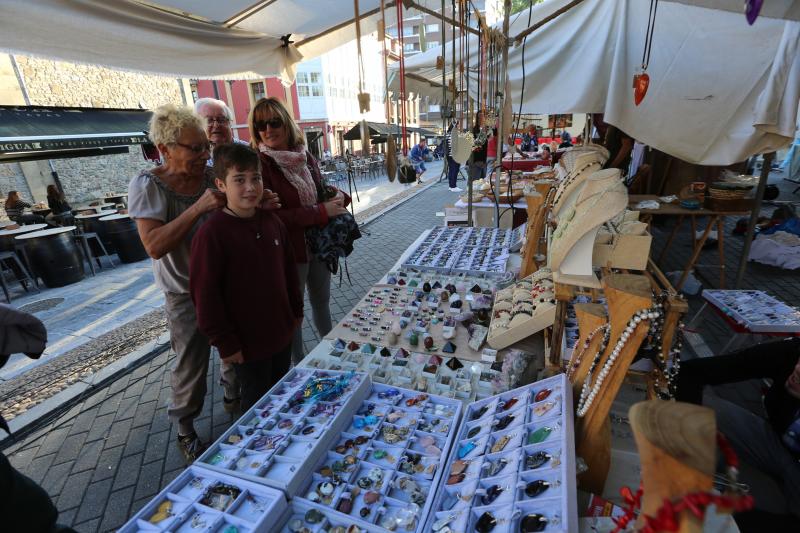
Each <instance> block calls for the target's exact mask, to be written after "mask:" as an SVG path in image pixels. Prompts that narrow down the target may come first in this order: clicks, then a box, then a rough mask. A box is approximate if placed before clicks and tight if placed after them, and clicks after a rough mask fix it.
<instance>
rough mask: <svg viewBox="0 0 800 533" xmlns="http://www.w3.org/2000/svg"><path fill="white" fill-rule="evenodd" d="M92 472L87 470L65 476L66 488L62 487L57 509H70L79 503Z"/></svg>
mask: <svg viewBox="0 0 800 533" xmlns="http://www.w3.org/2000/svg"><path fill="white" fill-rule="evenodd" d="M92 474H93V472H92V471H91V470H87V471H86V472H80V473H78V474H72V475H71V476H69V477H68V478H67V481H66V483H65V486H66V487H67V490H63V489H62V491H61V494H60V495H59V497H58V508H59V509H71V508H73V507H77V506H79V505H80V504H81V502H82V501H83V495H84V491H85V490H86V487H87V486H88V485H89V481H90V480H91V479H92Z"/></svg>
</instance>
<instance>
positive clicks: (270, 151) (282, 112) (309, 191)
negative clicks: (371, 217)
mask: <svg viewBox="0 0 800 533" xmlns="http://www.w3.org/2000/svg"><path fill="white" fill-rule="evenodd" d="M248 122H249V126H250V138H251V139H252V141H251V143H252V146H253V148H255V149H258V150H259V152H260V158H261V175H262V177H263V179H264V186H265V187H269V188H270V189H271V190H273V191H275V192H276V193H278V196H279V197H280V199H281V208H280V209H279V210H278V216H279V217H280V218H281V220H283V223H284V224H285V225H286V229H287V230H288V232H289V242H290V243H291V246H292V252H293V254H294V260H295V262H296V264H297V277H298V280H299V289H300V294H301V295H302V294H305V292H306V288H308V299H309V300H310V302H311V317H312V319H313V322H314V326H315V327H316V328H317V333H318V334H319V336H320V338H321V337H324V336H325V335H327V334H328V333H329V332H330V331H331V329H333V324H332V323H331V312H330V297H331V294H330V293H331V272H330V270H328V267H327V266H326V264H325V263H324V262H323V261H321V260H320V259H319V258H318V257H316V256H315V255H314V254H313V253H312V252H311V251H310V250H309V249H308V244H307V243H306V234H305V231H306V229H307V228H311V227H314V226H317V227H323V226H325V225H326V224H327V223H328V220H329V219H330V218H332V217H336V216H339V215H343V214H345V213H347V209H345V206H346V205H347V204H348V203H349V201H350V199H349V197H347V196H346V195H345V194H344V193H342V192H341V191H338V193H337V194H336V196H335V197H334V198H332V199H329V200H324V201H322V200H321V197H322V196H323V194H322V184H323V181H322V175H321V174H320V171H319V165H318V164H317V161H316V160H315V159H314V156H312V155H311V154H310V153H309V152H308V150H307V149H306V147H305V141H304V137H303V133H302V132H301V131H300V128H299V127H298V126H297V124H296V123H295V121H294V120H293V119H292V117H291V115H290V114H289V111H288V110H287V109H286V106H284V105H283V103H282V102H281V101H280V100H278V99H277V98H262V99H261V100H259V101H258V102H256V105H255V106H253V109H252V111H251V112H250V118H249V121H248ZM303 357H305V349H304V347H303V331H302V328H297V329H296V330H295V332H294V339H293V341H292V362H293V363H294V364H297V363H299V362H300V361H301V360H302V359H303Z"/></svg>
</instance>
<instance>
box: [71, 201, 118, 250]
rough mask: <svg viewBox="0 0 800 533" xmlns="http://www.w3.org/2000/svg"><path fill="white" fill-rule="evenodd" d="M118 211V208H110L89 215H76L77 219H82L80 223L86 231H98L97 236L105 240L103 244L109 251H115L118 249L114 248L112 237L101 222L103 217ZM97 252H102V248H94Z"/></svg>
mask: <svg viewBox="0 0 800 533" xmlns="http://www.w3.org/2000/svg"><path fill="white" fill-rule="evenodd" d="M116 212H117V210H116V209H108V210H106V211H100V212H99V213H91V214H88V215H75V220H76V221H80V222H79V223H78V224H79V225H80V227H81V228H83V232H84V233H97V236H98V237H100V240H101V241H103V246H105V247H106V250H107V251H108V252H109V253H113V252H114V251H116V249H115V248H114V243H113V242H112V241H111V239H110V238H109V237H108V235H106V231H105V230H106V228H105V226H104V225H103V224H101V223H100V222H99V220H100V219H101V218H102V217H107V216H108V215H113V214H115V213H116ZM92 251H93V252H96V254H99V253H100V250H92Z"/></svg>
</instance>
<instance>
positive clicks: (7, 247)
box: [0, 222, 47, 252]
mask: <svg viewBox="0 0 800 533" xmlns="http://www.w3.org/2000/svg"><path fill="white" fill-rule="evenodd" d="M11 224H16V222H12V223H11ZM46 227H47V224H29V225H27V226H20V227H18V228H14V229H4V230H0V251H1V252H13V251H14V237H16V236H17V235H22V234H23V233H30V232H32V231H39V230H41V229H44V228H46Z"/></svg>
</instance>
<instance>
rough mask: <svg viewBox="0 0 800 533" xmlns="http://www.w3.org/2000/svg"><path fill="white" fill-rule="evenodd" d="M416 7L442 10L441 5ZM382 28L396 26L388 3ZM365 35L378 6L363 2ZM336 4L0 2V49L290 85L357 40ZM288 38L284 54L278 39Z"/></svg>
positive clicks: (290, 0) (295, 0) (349, 12)
mask: <svg viewBox="0 0 800 533" xmlns="http://www.w3.org/2000/svg"><path fill="white" fill-rule="evenodd" d="M417 3H419V4H421V5H423V6H428V5H429V4H430V6H429V7H439V5H440V2H439V0H419V1H418V2H417ZM386 5H387V10H386V11H387V14H386V17H387V23H388V24H393V23H394V22H395V21H396V20H397V17H396V11H395V7H394V5H395V3H394V2H393V1H387V2H386ZM359 10H360V14H361V27H362V30H361V31H362V34H363V35H368V34H369V33H370V32H373V31H375V29H376V26H377V22H378V20H379V19H380V0H360V1H359ZM353 20H354V12H353V2H348V1H342V0H258V1H256V0H224V1H220V0H156V1H152V2H151V1H135V0H114V1H113V2H109V1H107V0H3V2H0V50H3V51H6V52H11V53H20V54H27V55H34V56H41V57H47V58H51V59H59V60H64V61H72V62H79V63H92V64H98V65H104V66H107V67H112V68H120V69H126V70H136V71H142V72H150V73H154V74H164V75H171V76H176V77H190V78H228V79H246V78H261V77H267V76H278V77H280V78H281V79H282V80H283V81H284V82H286V83H289V82H291V81H293V80H294V65H295V63H297V62H298V61H300V60H301V59H302V58H304V57H305V58H306V59H310V58H313V57H316V56H318V55H320V54H322V53H324V52H326V51H328V50H331V49H333V48H336V47H337V46H339V45H341V44H344V43H346V42H348V41H351V40H353V39H354V38H355V26H354V24H353ZM286 35H291V37H290V40H291V41H293V42H294V44H293V45H290V46H288V47H287V46H285V43H284V41H282V40H281V37H282V36H286Z"/></svg>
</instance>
